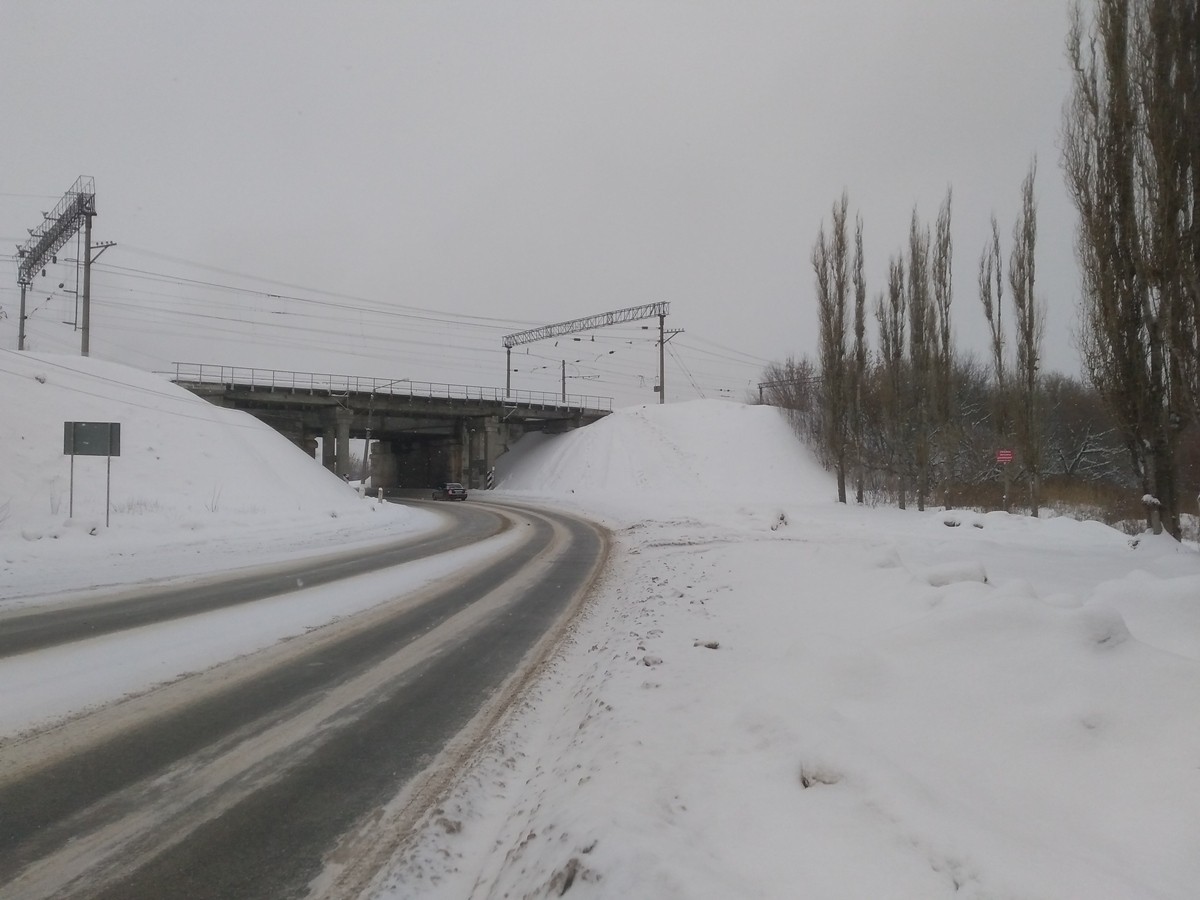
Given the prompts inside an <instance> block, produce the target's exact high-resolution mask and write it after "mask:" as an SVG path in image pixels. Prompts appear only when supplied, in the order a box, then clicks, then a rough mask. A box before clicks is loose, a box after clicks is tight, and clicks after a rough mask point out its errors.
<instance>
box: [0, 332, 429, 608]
mask: <svg viewBox="0 0 1200 900" xmlns="http://www.w3.org/2000/svg"><path fill="white" fill-rule="evenodd" d="M0 396H3V397H4V413H5V420H6V421H5V427H4V428H3V429H0V599H5V600H10V599H12V598H13V597H14V596H15V595H27V594H29V593H30V592H31V591H32V592H45V591H54V590H63V589H68V588H78V587H90V586H98V585H103V584H115V583H121V582H123V581H137V580H141V579H144V578H149V577H155V576H156V575H157V574H179V571H178V569H179V567H180V566H181V565H182V566H183V569H184V570H185V571H186V570H189V569H190V570H195V571H203V570H204V569H206V568H212V569H218V568H226V567H230V566H237V565H245V564H247V563H249V562H257V561H261V558H262V554H263V553H264V552H273V551H271V550H270V547H271V545H272V541H274V542H275V543H276V544H277V545H279V547H277V548H276V549H279V548H280V547H282V546H284V545H286V546H289V547H293V546H295V545H296V544H297V543H298V542H297V535H298V533H300V532H302V531H303V530H304V529H305V528H306V527H307V528H308V530H309V531H310V537H309V539H308V541H307V542H305V541H300V542H299V543H300V544H304V543H307V544H308V545H309V547H310V548H311V546H312V545H314V544H315V545H317V546H319V545H320V544H321V543H325V542H327V541H337V542H339V543H340V542H342V541H343V540H345V539H346V538H350V539H360V538H361V536H362V535H361V534H360V533H359V532H360V531H361V529H363V528H364V527H369V528H373V529H379V528H381V527H383V528H384V529H385V530H386V529H387V528H399V529H401V530H407V529H408V528H411V527H413V526H412V524H407V523H412V522H414V518H413V516H412V514H410V513H407V512H406V511H403V510H400V509H398V508H396V507H392V506H387V507H385V508H384V507H381V508H376V506H375V504H373V503H370V502H367V501H365V500H363V499H362V498H360V497H359V496H358V495H357V494H356V492H355V491H354V490H352V489H351V488H350V487H349V486H347V485H346V484H345V483H344V482H342V481H341V480H340V479H338V478H337V477H335V476H334V475H333V474H331V473H330V472H328V471H326V470H325V469H323V468H322V467H321V466H320V464H319V463H317V462H316V461H315V460H314V459H312V458H311V457H309V456H307V455H306V454H305V453H303V452H302V451H300V450H299V449H298V448H296V447H295V446H294V445H292V444H291V443H290V442H289V441H287V440H286V439H285V438H283V437H282V436H281V435H279V434H278V433H277V432H275V431H273V430H271V429H270V428H269V427H267V426H266V425H264V424H262V423H261V422H259V421H258V420H256V419H254V418H252V417H251V416H248V415H246V414H244V413H241V412H237V411H234V410H226V409H221V408H219V407H216V406H214V405H212V404H210V403H208V402H207V401H205V400H202V399H200V398H199V397H196V396H195V395H193V394H190V393H188V392H187V391H185V390H183V389H182V388H179V387H176V386H175V385H173V384H171V383H170V382H168V381H166V380H165V379H163V378H160V377H157V376H154V375H151V374H148V373H145V372H139V371H137V370H135V369H131V368H128V367H125V366H121V365H117V364H114V363H107V362H102V361H99V360H95V359H88V358H82V357H70V356H57V355H48V354H33V353H16V352H13V351H2V352H0ZM68 421H71V422H119V423H120V425H121V455H120V456H119V457H114V458H113V459H112V461H111V512H110V515H109V521H110V527H108V528H106V527H105V494H106V480H107V478H108V471H107V470H108V465H107V462H106V460H105V458H104V457H96V456H77V457H75V459H74V491H73V494H74V500H73V507H74V515H73V516H71V515H70V513H71V511H72V497H71V495H72V491H71V481H72V476H71V470H72V467H71V458H70V457H68V456H65V455H64V454H63V423H64V422H68ZM385 520H386V522H385ZM273 535H275V536H276V537H274V538H273V537H272V536H273ZM168 547H172V548H174V549H172V550H168V549H167V548H168ZM156 557H159V558H157V559H156ZM188 557H191V560H190V561H188ZM31 569H38V570H39V571H40V572H41V573H42V575H43V576H44V577H42V578H40V579H38V578H31V577H30V571H31Z"/></svg>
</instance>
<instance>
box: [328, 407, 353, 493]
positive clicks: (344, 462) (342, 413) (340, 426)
mask: <svg viewBox="0 0 1200 900" xmlns="http://www.w3.org/2000/svg"><path fill="white" fill-rule="evenodd" d="M334 418H335V424H336V426H337V449H336V450H335V451H334V453H335V460H334V467H335V468H334V470H333V472H334V474H335V475H337V476H338V477H339V478H349V477H350V476H351V475H352V474H353V473H352V472H351V471H350V422H351V420H352V419H353V418H354V414H353V413H351V412H350V410H348V409H339V410H338V411H337V412H336V414H335V416H334Z"/></svg>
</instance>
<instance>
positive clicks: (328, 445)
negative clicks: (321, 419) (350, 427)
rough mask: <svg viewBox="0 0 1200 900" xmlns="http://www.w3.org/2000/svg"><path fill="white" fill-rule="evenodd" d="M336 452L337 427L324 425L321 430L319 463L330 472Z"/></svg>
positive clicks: (332, 469)
mask: <svg viewBox="0 0 1200 900" xmlns="http://www.w3.org/2000/svg"><path fill="white" fill-rule="evenodd" d="M336 454H337V428H336V427H335V426H333V425H326V426H325V428H324V429H322V431H321V465H323V466H324V467H325V468H327V469H328V470H329V471H330V472H332V471H334V462H335V461H336Z"/></svg>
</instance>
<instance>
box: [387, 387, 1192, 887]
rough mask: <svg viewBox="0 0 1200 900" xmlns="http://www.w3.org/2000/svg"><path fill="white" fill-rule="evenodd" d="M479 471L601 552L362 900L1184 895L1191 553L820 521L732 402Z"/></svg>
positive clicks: (847, 516)
mask: <svg viewBox="0 0 1200 900" xmlns="http://www.w3.org/2000/svg"><path fill="white" fill-rule="evenodd" d="M500 469H501V480H500V484H501V487H502V488H503V490H501V491H500V492H498V493H499V494H500V495H501V496H508V497H512V498H514V499H518V498H524V499H532V498H536V499H538V500H539V501H541V502H550V503H554V504H557V505H561V506H569V507H572V508H576V509H582V510H585V511H588V512H590V513H591V514H593V515H598V516H600V517H601V518H603V519H604V520H605V521H607V522H608V523H609V524H610V526H611V527H612V528H613V529H614V530H615V533H616V534H615V548H616V549H615V552H614V554H613V559H612V562H611V565H610V568H609V572H608V574H607V577H606V578H605V579H604V582H603V585H602V587H601V589H600V590H599V591H598V592H597V595H596V597H595V598H594V602H593V604H592V606H591V607H590V609H589V610H588V612H587V613H586V615H585V616H584V618H583V620H582V622H581V623H580V625H579V627H578V629H577V630H576V632H575V633H574V635H573V638H572V640H571V642H570V643H569V645H568V646H567V647H565V648H564V650H563V652H562V653H561V654H560V656H559V657H558V659H557V660H556V663H555V665H554V666H553V668H552V669H551V671H550V672H549V673H548V675H547V676H546V677H545V678H544V679H543V680H542V681H541V682H540V683H539V684H538V686H537V688H536V690H535V692H534V694H533V696H531V697H530V698H529V702H528V704H527V705H526V706H525V707H524V708H523V709H521V710H520V711H518V712H517V713H516V714H514V715H513V716H512V717H511V719H510V721H509V722H508V725H507V730H506V731H505V732H504V733H503V734H501V735H498V736H497V738H496V740H495V741H494V742H493V743H492V745H491V746H490V747H489V748H487V750H486V751H485V752H484V753H483V754H481V755H480V757H479V759H478V760H477V765H476V768H475V769H473V770H472V772H471V773H470V774H469V775H468V776H467V777H466V778H464V780H463V781H462V782H461V783H460V785H459V786H458V790H457V792H456V794H455V795H454V796H453V797H451V798H448V800H447V802H445V803H443V804H442V805H440V806H439V807H438V809H437V812H436V814H435V815H434V816H432V817H431V819H430V822H429V824H428V827H427V828H426V829H425V830H424V831H423V833H422V837H421V840H420V841H419V842H418V844H417V846H416V847H414V848H412V849H410V850H409V851H408V852H406V853H404V854H401V855H399V856H398V857H397V859H396V860H395V862H394V865H393V868H392V871H391V873H390V874H389V875H387V876H386V877H384V878H382V879H381V880H380V882H379V884H378V886H377V890H376V894H375V896H377V897H389V898H400V897H403V898H409V897H438V898H461V897H477V898H484V897H486V898H492V897H543V896H558V895H559V894H560V893H561V892H562V891H564V890H565V889H566V888H567V887H569V890H570V896H571V897H580V898H587V897H603V898H626V897H648V898H680V900H682V898H688V900H695V898H713V900H717V898H720V900H726V898H751V897H756V898H776V897H778V898H785V897H786V898H791V897H804V898H827V900H848V898H861V900H875V898H879V897H889V898H912V900H930V898H939V897H945V898H950V897H954V898H961V897H975V898H984V897H987V898H1024V900H1032V898H1046V900H1050V898H1065V897H1070V898H1077V897H1078V898H1083V897H1086V898H1089V900H1097V898H1113V900H1117V898H1121V900H1130V898H1147V900H1149V898H1179V900H1184V898H1190V897H1193V896H1195V890H1196V885H1197V884H1200V712H1198V710H1200V555H1198V554H1197V551H1196V548H1195V547H1180V546H1179V545H1177V544H1175V543H1174V542H1172V541H1171V540H1170V539H1167V538H1162V539H1153V538H1150V539H1142V540H1141V541H1139V542H1137V546H1136V547H1134V546H1132V545H1131V541H1130V540H1129V539H1128V538H1127V537H1125V536H1124V535H1122V534H1120V533H1118V532H1117V531H1115V530H1113V529H1110V528H1107V527H1105V526H1103V525H1100V524H1097V523H1079V522H1075V521H1072V520H1068V519H1043V520H1034V519H1029V518H1023V517H1016V516H1009V515H1005V514H1001V513H992V514H987V515H981V514H975V513H970V512H944V511H931V512H927V513H924V514H919V513H916V512H914V511H909V512H900V511H897V510H892V509H860V508H855V507H853V506H851V507H843V506H839V505H838V504H836V503H834V502H833V497H834V487H833V484H832V481H831V479H830V478H829V477H828V476H827V475H826V474H825V473H824V472H821V471H820V470H819V469H818V468H817V467H816V466H815V465H814V463H813V462H812V460H811V458H810V457H809V456H808V454H807V453H806V452H805V451H804V450H803V448H802V447H800V446H799V444H798V443H797V441H796V439H795V438H794V436H793V435H792V434H791V432H790V431H789V430H788V428H787V426H786V424H785V422H784V421H783V419H782V417H781V416H780V415H779V414H778V413H777V412H776V411H775V410H771V409H763V408H748V407H745V406H741V405H739V404H731V403H721V402H708V401H698V402H693V403H684V404H678V405H669V406H666V407H654V406H649V407H640V408H634V409H628V410H622V411H619V412H618V413H616V414H615V415H613V416H612V417H610V418H608V419H605V420H603V421H601V422H599V423H597V424H596V425H593V426H590V427H588V428H586V429H583V430H580V431H577V432H574V433H572V434H567V435H563V436H559V437H552V438H538V439H536V440H529V441H527V444H526V445H525V446H518V448H517V451H516V452H515V453H513V454H511V455H510V456H509V457H507V458H506V459H505V460H504V462H503V465H502V466H501V467H500Z"/></svg>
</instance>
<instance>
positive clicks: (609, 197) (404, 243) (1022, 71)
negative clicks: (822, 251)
mask: <svg viewBox="0 0 1200 900" xmlns="http://www.w3.org/2000/svg"><path fill="white" fill-rule="evenodd" d="M5 13H6V15H5V25H4V28H3V29H2V30H0V82H2V83H3V85H4V89H3V92H2V93H0V121H2V122H3V123H4V125H3V129H0V151H2V153H0V158H2V159H3V167H2V168H0V240H2V241H3V245H4V247H5V248H6V249H5V252H4V255H3V259H2V261H0V304H2V305H3V307H4V308H5V310H6V311H7V312H8V318H7V319H6V320H4V321H3V322H0V343H2V345H3V346H4V347H6V348H15V347H16V343H17V329H16V318H17V304H18V293H17V290H16V265H15V262H14V261H13V259H12V256H13V254H14V253H15V245H16V244H17V243H20V242H22V241H23V240H25V239H26V238H27V236H28V235H27V232H26V229H27V228H31V227H34V226H35V225H37V224H38V222H39V221H40V219H41V211H42V210H49V209H50V208H51V207H52V206H53V204H54V203H55V202H56V200H57V199H58V197H59V196H61V194H62V192H63V191H65V190H66V189H67V188H68V187H69V186H70V185H71V184H72V182H73V181H74V180H75V179H76V177H77V176H79V175H81V174H83V175H91V176H94V177H95V180H96V199H97V208H98V211H99V215H98V217H97V219H96V220H95V232H94V240H96V241H115V242H116V243H117V246H116V247H114V248H112V249H109V250H107V251H105V253H104V254H103V255H102V257H101V258H100V259H99V260H98V261H97V264H96V267H95V270H94V271H95V278H94V282H95V283H94V290H93V297H94V301H93V310H92V329H93V330H92V338H91V346H92V355H94V356H98V357H102V358H107V359H115V360H118V361H123V362H128V363H130V364H133V365H137V366H140V367H143V368H147V369H162V368H165V367H166V366H167V365H168V364H169V363H171V362H174V361H190V362H205V363H223V364H230V365H244V366H262V367H276V368H285V369H295V370H303V371H333V372H339V373H347V374H362V375H372V376H380V377H388V378H393V377H394V378H412V379H414V380H421V381H436V382H455V383H466V384H480V385H500V384H503V381H504V370H505V362H504V353H503V349H502V345H501V337H502V336H503V335H504V334H507V333H509V332H513V331H518V330H522V329H525V328H529V327H533V326H535V325H541V324H547V323H552V322H557V321H562V320H566V319H573V318H578V317H582V316H587V315H591V314H594V313H600V312H605V311H608V310H615V309H621V308H625V307H630V306H637V305H641V304H646V303H653V302H658V301H669V302H670V304H671V312H670V316H669V318H668V320H667V324H668V327H669V328H672V329H682V330H683V332H684V333H683V334H680V335H678V336H677V337H675V338H674V339H673V340H672V341H671V342H670V344H669V347H670V349H671V350H672V355H671V356H669V357H668V367H667V368H668V375H667V384H668V391H667V395H668V399H686V398H690V397H695V396H701V395H703V396H709V397H716V396H733V397H734V398H735V399H742V398H743V397H744V396H745V394H746V391H747V389H750V390H751V391H753V386H754V385H755V384H756V383H757V381H758V380H760V378H759V376H760V375H761V371H762V368H763V366H764V365H765V364H766V363H767V362H769V361H772V360H782V359H784V358H785V357H787V356H788V355H796V356H799V355H803V354H811V353H812V352H813V350H814V349H815V335H816V309H815V301H814V291H813V275H812V269H811V265H810V262H809V255H810V252H811V248H812V244H813V241H814V239H815V236H816V233H817V229H818V228H819V227H820V225H821V222H822V220H823V219H825V218H827V217H828V214H829V209H830V207H831V205H832V203H833V201H834V200H835V199H836V198H837V197H838V196H839V194H840V193H841V191H842V190H843V189H845V190H846V191H848V193H849V196H850V205H851V209H852V210H853V211H857V212H859V213H860V214H861V215H862V217H863V222H864V232H865V244H866V257H867V277H868V281H869V283H868V291H869V293H870V296H871V297H872V298H873V297H874V295H875V294H876V293H877V292H878V291H880V290H881V289H882V288H883V277H884V272H885V271H886V266H887V262H888V257H889V255H891V254H894V253H896V252H898V251H899V250H900V249H901V247H902V245H903V243H904V241H905V240H906V238H907V232H908V222H909V217H910V216H911V214H912V211H913V208H914V207H916V209H917V210H918V213H919V215H920V216H921V218H922V219H923V220H924V221H926V222H930V223H931V222H932V221H933V220H934V218H935V216H936V214H937V209H938V206H939V204H940V203H941V201H942V198H943V196H944V194H945V191H946V188H947V187H948V186H951V185H952V186H953V190H954V253H955V260H954V261H955V267H954V277H955V281H954V289H955V299H954V308H953V316H954V322H955V331H956V334H957V338H958V343H959V346H960V349H962V350H970V349H974V350H977V351H978V350H981V349H982V348H983V347H984V337H983V335H984V327H985V326H984V321H983V317H982V313H981V311H980V304H979V300H978V289H977V286H976V268H977V265H978V260H979V254H980V250H981V249H982V247H983V243H984V240H985V237H986V235H987V233H988V227H989V225H988V220H989V216H990V215H991V213H993V212H995V214H996V215H997V217H998V219H999V221H1000V225H1001V233H1002V235H1003V237H1004V251H1003V252H1004V254H1005V256H1006V257H1007V254H1008V252H1009V250H1010V248H1011V230H1012V226H1013V222H1014V219H1015V216H1016V212H1017V208H1018V205H1019V190H1020V183H1021V180H1022V178H1023V177H1024V175H1025V172H1026V170H1027V168H1028V166H1029V164H1030V161H1031V159H1032V158H1033V157H1034V156H1035V155H1036V156H1037V158H1038V163H1039V168H1038V179H1037V197H1038V202H1039V235H1038V248H1037V265H1038V270H1037V272H1038V291H1037V292H1038V294H1039V296H1040V297H1041V298H1042V299H1043V300H1044V302H1045V304H1046V307H1047V311H1048V334H1047V340H1046V345H1045V348H1044V349H1045V358H1046V365H1047V368H1050V369H1057V370H1060V371H1068V372H1075V371H1076V370H1077V367H1078V362H1077V357H1076V353H1075V351H1074V349H1073V347H1072V338H1071V331H1072V330H1073V329H1074V327H1075V319H1076V298H1077V293H1078V275H1077V271H1076V265H1075V260H1074V253H1073V235H1074V221H1075V219H1074V211H1073V208H1072V207H1071V206H1070V203H1069V201H1068V199H1067V197H1066V193H1065V190H1064V188H1063V182H1062V175H1061V169H1060V167H1059V151H1058V137H1059V128H1060V123H1061V111H1062V105H1063V101H1064V99H1065V96H1066V92H1067V89H1068V76H1067V71H1066V63H1065V57H1064V53H1063V47H1064V40H1065V34H1066V29H1067V0H858V2H856V0H791V2H767V0H736V2H735V0H729V2H716V0H630V2H621V0H605V2H575V0H555V2H526V0H513V2H483V0H463V2H448V0H437V2H423V3H415V2H404V0H397V2H369V3H368V2H338V3H317V2H297V0H287V2H263V0H255V2H250V3H247V2H237V3H225V2H204V3H169V4H164V3H161V2H157V0H154V2H149V0H147V2H133V0H114V2H109V3H104V4H96V3H81V2H55V3H45V2H26V0H15V2H13V3H10V4H7V5H6V10H5ZM74 247H75V244H74V242H73V243H72V244H71V245H69V247H68V248H64V250H63V252H62V253H61V254H60V262H59V265H57V266H52V267H50V268H49V269H48V270H47V275H46V277H45V278H44V279H42V278H39V279H38V283H37V285H36V286H35V289H34V291H33V292H32V293H31V294H30V297H29V300H28V304H29V307H30V308H31V309H32V310H33V312H32V313H31V317H30V319H29V321H28V333H29V340H30V344H31V346H32V348H33V349H35V350H42V351H61V352H77V351H78V347H79V337H78V335H77V334H76V333H74V332H73V328H72V326H71V325H70V324H63V322H64V321H68V322H69V321H71V320H72V319H74V316H75V313H74V309H75V300H74V297H73V296H72V295H71V293H70V291H71V290H72V289H73V288H74V279H75V268H74V266H73V265H69V264H67V263H66V262H64V260H66V259H68V258H74V256H75V252H74ZM256 279H261V280H256ZM196 282H205V284H197V283H196ZM60 283H61V284H63V285H64V287H63V288H61V289H59V288H58V285H59V284H60ZM214 285H215V286H214ZM267 295H276V296H267ZM643 324H646V325H653V324H654V323H653V322H646V323H643ZM871 327H872V332H873V329H874V323H873V322H872V326H871ZM583 337H584V338H585V340H584V341H583V342H571V341H560V344H559V346H554V342H553V341H549V342H542V343H538V344H534V345H530V346H529V347H528V348H522V349H521V352H519V353H517V355H516V356H514V365H513V367H514V368H516V369H517V372H516V373H514V375H513V387H514V388H527V389H539V390H540V389H546V390H557V389H558V385H559V378H560V375H561V371H562V363H561V361H562V360H564V359H565V360H566V361H567V363H568V364H569V365H568V369H567V371H568V374H569V375H570V376H571V381H570V382H569V384H568V390H569V391H571V392H573V393H587V394H597V395H603V396H611V397H615V398H617V401H618V403H621V404H624V403H633V402H652V401H654V400H655V397H654V395H653V393H652V388H653V382H654V376H655V372H656V368H657V354H656V350H655V348H654V346H653V341H652V340H651V339H650V335H649V332H646V331H643V330H642V329H641V328H640V327H638V326H635V327H630V326H625V327H623V328H619V329H609V330H605V331H603V332H590V333H588V334H586V335H584V336H583ZM593 337H594V338H595V340H594V341H593V340H592V338H593ZM584 343H586V345H587V346H586V347H585V346H583V344H584ZM525 349H528V354H525V353H524V350H525ZM585 379H586V380H585Z"/></svg>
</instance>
